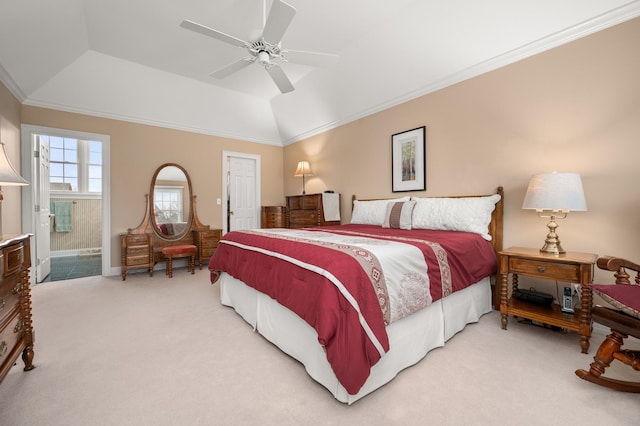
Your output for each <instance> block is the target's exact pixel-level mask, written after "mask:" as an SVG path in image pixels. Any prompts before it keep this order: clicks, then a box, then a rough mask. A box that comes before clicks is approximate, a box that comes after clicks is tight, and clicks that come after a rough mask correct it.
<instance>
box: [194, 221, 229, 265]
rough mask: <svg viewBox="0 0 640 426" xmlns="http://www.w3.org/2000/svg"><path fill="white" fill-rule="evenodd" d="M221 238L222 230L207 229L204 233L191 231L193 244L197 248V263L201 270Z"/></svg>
mask: <svg viewBox="0 0 640 426" xmlns="http://www.w3.org/2000/svg"><path fill="white" fill-rule="evenodd" d="M220 238H222V229H208V230H206V231H193V243H194V244H195V246H196V247H197V248H198V254H197V258H196V260H197V262H198V263H199V264H200V269H202V264H203V263H208V262H209V259H211V256H213V253H214V252H215V251H216V249H217V248H218V243H219V242H220Z"/></svg>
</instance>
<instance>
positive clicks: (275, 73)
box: [267, 65, 295, 93]
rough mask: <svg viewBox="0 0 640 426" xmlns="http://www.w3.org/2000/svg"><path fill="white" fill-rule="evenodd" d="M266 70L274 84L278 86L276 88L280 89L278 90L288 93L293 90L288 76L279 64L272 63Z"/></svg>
mask: <svg viewBox="0 0 640 426" xmlns="http://www.w3.org/2000/svg"><path fill="white" fill-rule="evenodd" d="M267 72H268V73H269V75H270V76H271V79H272V80H273V82H274V83H276V86H278V89H280V92H282V93H289V92H293V91H294V90H295V88H294V87H293V84H291V82H290V81H289V78H288V77H287V75H286V74H285V73H284V71H283V70H282V68H280V67H279V66H277V65H272V66H270V67H268V68H267Z"/></svg>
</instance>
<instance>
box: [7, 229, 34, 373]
mask: <svg viewBox="0 0 640 426" xmlns="http://www.w3.org/2000/svg"><path fill="white" fill-rule="evenodd" d="M30 238H31V235H17V236H10V237H8V238H6V239H4V240H2V241H0V381H2V380H3V379H4V378H5V377H6V375H7V373H8V372H9V370H10V369H11V367H12V366H13V365H14V364H15V362H16V359H17V358H18V357H19V356H20V355H22V361H23V362H24V371H29V370H33V369H34V368H35V367H34V365H33V340H34V338H33V323H32V321H31V289H30V288H29V268H30V267H31V249H30V243H29V239H30Z"/></svg>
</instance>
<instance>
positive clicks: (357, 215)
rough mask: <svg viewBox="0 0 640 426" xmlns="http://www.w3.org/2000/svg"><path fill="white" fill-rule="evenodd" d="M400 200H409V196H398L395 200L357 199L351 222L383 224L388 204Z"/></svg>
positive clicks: (354, 203)
mask: <svg viewBox="0 0 640 426" xmlns="http://www.w3.org/2000/svg"><path fill="white" fill-rule="evenodd" d="M398 201H409V197H401V198H396V199H395V200H374V201H358V200H356V201H354V202H353V213H352V214H351V223H357V224H360V225H378V226H381V225H382V223H383V222H384V216H385V215H386V214H387V204H389V203H390V202H398Z"/></svg>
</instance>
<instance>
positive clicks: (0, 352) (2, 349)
mask: <svg viewBox="0 0 640 426" xmlns="http://www.w3.org/2000/svg"><path fill="white" fill-rule="evenodd" d="M7 349H8V347H7V342H5V341H4V340H3V341H2V343H0V357H2V356H4V354H6V353H7Z"/></svg>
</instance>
